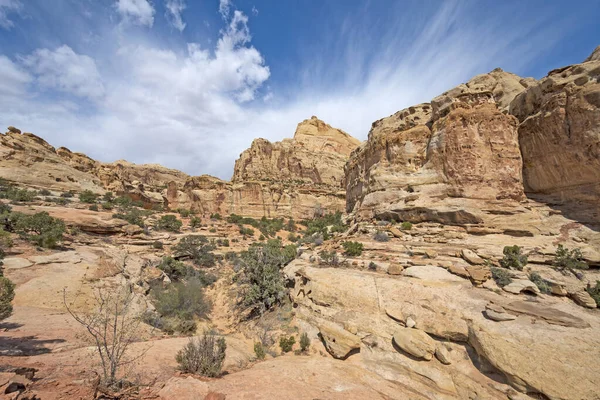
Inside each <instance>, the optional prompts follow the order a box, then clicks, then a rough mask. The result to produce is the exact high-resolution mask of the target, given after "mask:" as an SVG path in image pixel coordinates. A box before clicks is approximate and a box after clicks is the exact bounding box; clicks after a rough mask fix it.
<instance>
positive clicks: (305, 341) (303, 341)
mask: <svg viewBox="0 0 600 400" xmlns="http://www.w3.org/2000/svg"><path fill="white" fill-rule="evenodd" d="M309 347H310V339H309V338H308V334H307V333H306V332H304V333H302V335H300V351H301V352H303V353H304V352H306V351H307V350H308V348H309Z"/></svg>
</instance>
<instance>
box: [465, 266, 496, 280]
mask: <svg viewBox="0 0 600 400" xmlns="http://www.w3.org/2000/svg"><path fill="white" fill-rule="evenodd" d="M465 269H466V270H467V273H468V274H469V278H471V280H472V281H473V283H474V284H476V285H481V284H482V283H484V282H486V281H487V280H488V279H490V278H491V277H492V271H491V270H490V268H489V267H488V266H486V265H469V266H467V267H465Z"/></svg>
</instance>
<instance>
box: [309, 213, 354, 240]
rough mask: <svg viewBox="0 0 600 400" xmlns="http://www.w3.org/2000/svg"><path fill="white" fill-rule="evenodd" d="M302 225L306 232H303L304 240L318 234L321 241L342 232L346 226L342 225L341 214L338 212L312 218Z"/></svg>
mask: <svg viewBox="0 0 600 400" xmlns="http://www.w3.org/2000/svg"><path fill="white" fill-rule="evenodd" d="M303 223H304V224H305V225H306V230H305V231H304V237H305V238H308V237H315V236H316V235H317V234H318V235H320V236H321V237H322V239H323V240H327V239H329V238H330V236H331V234H332V233H336V232H344V231H345V230H346V226H345V225H344V224H343V223H342V213H341V212H339V211H338V212H336V213H334V214H327V215H324V216H322V217H317V218H313V219H312V220H309V221H304V222H303Z"/></svg>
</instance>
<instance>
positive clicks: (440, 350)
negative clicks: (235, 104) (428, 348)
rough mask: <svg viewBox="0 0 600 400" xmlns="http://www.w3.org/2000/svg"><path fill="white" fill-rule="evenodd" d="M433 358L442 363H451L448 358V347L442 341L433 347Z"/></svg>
mask: <svg viewBox="0 0 600 400" xmlns="http://www.w3.org/2000/svg"><path fill="white" fill-rule="evenodd" d="M435 358H437V359H438V360H439V361H440V362H441V363H442V364H444V365H450V364H452V361H451V360H450V353H448V349H447V348H446V346H444V345H443V344H442V343H438V344H437V346H436V347H435Z"/></svg>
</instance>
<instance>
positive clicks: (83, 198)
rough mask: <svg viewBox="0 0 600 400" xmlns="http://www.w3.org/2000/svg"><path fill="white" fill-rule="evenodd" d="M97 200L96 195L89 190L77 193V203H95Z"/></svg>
mask: <svg viewBox="0 0 600 400" xmlns="http://www.w3.org/2000/svg"><path fill="white" fill-rule="evenodd" d="M97 199H98V194H96V193H94V192H92V191H91V190H84V191H83V192H81V193H79V201H80V202H82V203H95V202H96V200H97Z"/></svg>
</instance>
